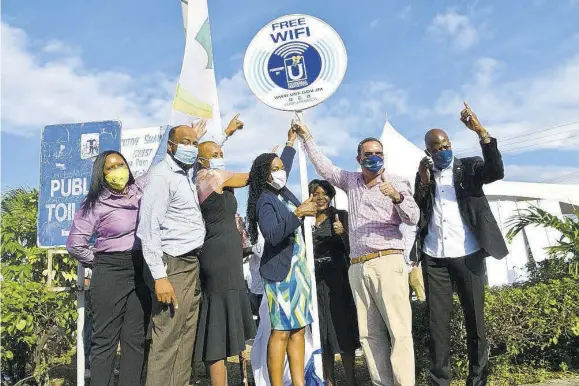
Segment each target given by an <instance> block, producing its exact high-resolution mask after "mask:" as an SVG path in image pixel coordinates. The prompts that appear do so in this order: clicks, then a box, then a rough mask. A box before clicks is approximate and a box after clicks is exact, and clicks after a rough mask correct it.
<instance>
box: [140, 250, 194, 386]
mask: <svg viewBox="0 0 579 386" xmlns="http://www.w3.org/2000/svg"><path fill="white" fill-rule="evenodd" d="M163 261H164V262H165V264H167V278H168V279H169V281H170V282H171V284H172V285H173V288H174V290H175V296H176V297H177V302H178V304H179V308H178V309H177V310H174V309H173V307H168V306H165V305H161V304H160V303H159V302H158V301H157V297H156V296H155V294H153V295H152V296H153V309H152V314H153V318H152V324H153V332H152V341H151V351H150V352H149V359H148V361H147V386H189V379H190V378H191V358H192V357H193V347H194V346H195V334H196V332H197V319H198V316H199V305H200V302H201V286H200V282H199V261H198V260H197V256H194V255H189V254H188V255H184V256H179V257H170V256H168V255H165V256H163Z"/></svg>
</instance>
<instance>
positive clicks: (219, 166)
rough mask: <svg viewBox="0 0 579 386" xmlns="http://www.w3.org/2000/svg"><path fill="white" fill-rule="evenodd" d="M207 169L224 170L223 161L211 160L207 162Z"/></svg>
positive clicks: (220, 159) (219, 159) (218, 159)
mask: <svg viewBox="0 0 579 386" xmlns="http://www.w3.org/2000/svg"><path fill="white" fill-rule="evenodd" d="M209 169H216V170H225V159H223V158H211V159H210V160H209Z"/></svg>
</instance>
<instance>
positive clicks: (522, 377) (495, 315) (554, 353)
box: [413, 278, 579, 384]
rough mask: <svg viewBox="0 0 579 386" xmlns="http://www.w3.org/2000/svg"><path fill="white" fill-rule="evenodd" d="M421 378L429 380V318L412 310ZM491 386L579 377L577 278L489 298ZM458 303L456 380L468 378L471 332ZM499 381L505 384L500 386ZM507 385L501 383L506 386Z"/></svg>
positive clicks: (420, 309)
mask: <svg viewBox="0 0 579 386" xmlns="http://www.w3.org/2000/svg"><path fill="white" fill-rule="evenodd" d="M413 308H414V309H413V314H414V324H413V329H414V337H415V338H414V339H415V341H414V343H415V350H416V368H417V371H418V373H417V376H418V377H419V379H421V381H422V382H425V380H426V377H427V375H428V365H429V359H428V340H429V333H428V315H427V310H426V305H425V304H424V303H414V304H413ZM485 316H486V329H487V339H488V341H489V346H490V367H489V369H490V380H494V381H495V382H498V384H523V383H533V382H540V381H542V380H544V379H545V378H547V377H548V376H552V375H550V374H552V373H553V372H568V371H573V372H579V282H578V281H577V280H575V279H573V278H565V279H562V280H552V281H549V282H543V283H526V284H523V285H517V286H512V287H510V286H509V287H507V286H505V287H500V288H491V289H488V290H487V292H486V298H485ZM463 320H464V318H463V315H462V309H461V308H460V305H459V302H458V299H457V298H455V302H454V309H453V315H452V322H451V324H452V327H451V334H452V335H451V342H452V343H451V347H452V348H451V350H452V352H451V360H452V374H453V377H454V378H455V379H465V378H466V376H467V374H468V359H467V358H468V355H467V346H466V331H465V329H464V326H463ZM499 380H500V382H499ZM501 382H502V383H501Z"/></svg>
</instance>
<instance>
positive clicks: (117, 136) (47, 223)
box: [38, 121, 121, 247]
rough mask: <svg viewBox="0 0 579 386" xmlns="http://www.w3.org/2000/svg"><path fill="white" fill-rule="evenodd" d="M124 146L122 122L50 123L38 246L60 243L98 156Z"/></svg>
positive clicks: (42, 167)
mask: <svg viewBox="0 0 579 386" xmlns="http://www.w3.org/2000/svg"><path fill="white" fill-rule="evenodd" d="M120 148H121V122H119V121H104V122H87V123H74V124H62V125H51V126H46V127H45V128H44V130H43V131H42V140H41V145H40V197H39V200H38V246H40V247H59V246H64V245H65V244H66V239H67V237H68V233H69V230H70V227H71V225H72V220H73V218H74V214H75V212H76V211H77V210H78V208H79V207H80V204H81V202H82V200H83V199H84V197H85V196H86V194H87V193H88V190H89V187H90V177H91V174H92V165H93V162H94V160H95V157H96V156H97V155H98V154H99V153H100V152H102V151H105V150H117V151H119V150H120Z"/></svg>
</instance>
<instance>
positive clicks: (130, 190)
mask: <svg viewBox="0 0 579 386" xmlns="http://www.w3.org/2000/svg"><path fill="white" fill-rule="evenodd" d="M125 189H126V191H125V193H117V192H113V191H112V190H110V189H108V188H106V189H105V190H104V191H103V192H102V193H101V199H107V198H110V197H119V198H122V197H127V198H131V197H133V196H134V195H135V193H136V192H137V191H138V188H137V186H136V185H135V184H131V185H127V187H126V188H125Z"/></svg>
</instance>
